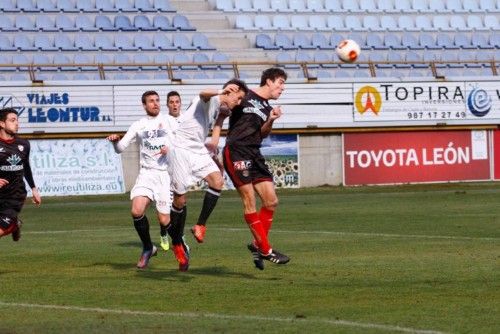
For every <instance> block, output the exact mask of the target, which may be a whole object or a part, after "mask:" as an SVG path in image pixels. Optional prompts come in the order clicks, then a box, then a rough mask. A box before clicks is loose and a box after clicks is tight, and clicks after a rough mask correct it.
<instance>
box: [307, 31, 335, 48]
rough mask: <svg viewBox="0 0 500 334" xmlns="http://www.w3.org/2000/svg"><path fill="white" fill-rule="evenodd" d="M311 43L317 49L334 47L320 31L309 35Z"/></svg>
mask: <svg viewBox="0 0 500 334" xmlns="http://www.w3.org/2000/svg"><path fill="white" fill-rule="evenodd" d="M311 44H312V45H313V46H314V47H316V48H318V49H322V50H332V49H334V47H333V46H331V45H330V43H329V42H328V39H327V38H326V36H325V35H323V34H320V33H314V34H313V35H312V36H311Z"/></svg>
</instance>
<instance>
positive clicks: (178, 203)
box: [174, 196, 187, 208]
mask: <svg viewBox="0 0 500 334" xmlns="http://www.w3.org/2000/svg"><path fill="white" fill-rule="evenodd" d="M186 204H187V199H186V196H175V197H174V205H175V207H176V208H183V207H185V206H186Z"/></svg>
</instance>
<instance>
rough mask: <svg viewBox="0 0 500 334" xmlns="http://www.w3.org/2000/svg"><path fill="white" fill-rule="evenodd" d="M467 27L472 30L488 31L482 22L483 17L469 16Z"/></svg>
mask: <svg viewBox="0 0 500 334" xmlns="http://www.w3.org/2000/svg"><path fill="white" fill-rule="evenodd" d="M467 27H468V28H469V29H470V30H488V29H487V28H486V27H485V26H484V24H483V21H482V20H481V17H480V16H478V15H469V16H467Z"/></svg>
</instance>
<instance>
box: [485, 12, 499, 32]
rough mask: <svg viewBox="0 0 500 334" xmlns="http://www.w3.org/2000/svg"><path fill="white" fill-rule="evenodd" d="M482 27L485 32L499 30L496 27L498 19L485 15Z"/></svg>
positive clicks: (497, 26)
mask: <svg viewBox="0 0 500 334" xmlns="http://www.w3.org/2000/svg"><path fill="white" fill-rule="evenodd" d="M484 27H485V28H486V29H487V30H500V26H499V25H498V17H497V16H495V15H485V16H484Z"/></svg>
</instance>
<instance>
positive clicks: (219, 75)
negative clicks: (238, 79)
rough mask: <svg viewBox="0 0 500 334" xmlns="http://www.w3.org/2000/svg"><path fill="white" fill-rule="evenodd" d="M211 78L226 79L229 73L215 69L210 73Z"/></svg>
mask: <svg viewBox="0 0 500 334" xmlns="http://www.w3.org/2000/svg"><path fill="white" fill-rule="evenodd" d="M212 78H214V79H223V80H227V79H229V78H230V76H229V74H227V73H225V72H222V71H217V72H215V73H214V74H213V75H212Z"/></svg>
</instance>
